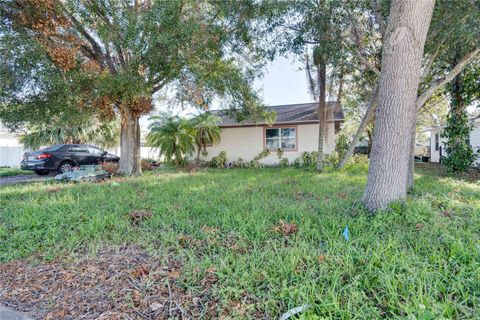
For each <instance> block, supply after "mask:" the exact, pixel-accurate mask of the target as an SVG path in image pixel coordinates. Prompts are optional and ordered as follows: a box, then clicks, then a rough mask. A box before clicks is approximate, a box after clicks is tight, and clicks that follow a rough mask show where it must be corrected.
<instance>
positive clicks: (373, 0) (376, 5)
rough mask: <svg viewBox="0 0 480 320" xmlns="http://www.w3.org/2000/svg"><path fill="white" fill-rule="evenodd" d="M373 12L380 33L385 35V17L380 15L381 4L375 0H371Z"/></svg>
mask: <svg viewBox="0 0 480 320" xmlns="http://www.w3.org/2000/svg"><path fill="white" fill-rule="evenodd" d="M371 5H372V10H373V14H374V16H375V20H376V21H377V23H378V27H379V28H380V33H381V34H382V37H383V36H385V33H386V30H387V24H386V23H385V19H384V18H383V15H382V5H381V3H380V2H378V1H377V0H371Z"/></svg>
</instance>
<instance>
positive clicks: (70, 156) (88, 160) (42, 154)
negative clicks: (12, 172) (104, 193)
mask: <svg viewBox="0 0 480 320" xmlns="http://www.w3.org/2000/svg"><path fill="white" fill-rule="evenodd" d="M119 160H120V158H119V157H118V156H116V155H114V154H111V153H108V152H106V151H103V150H102V149H99V148H97V147H94V146H90V145H86V144H59V145H55V146H51V147H48V148H45V149H41V150H39V151H32V152H26V153H25V154H24V155H23V160H22V162H21V163H20V167H21V168H22V169H23V170H32V171H35V172H36V173H37V174H39V175H45V174H48V173H49V172H50V171H58V172H60V173H64V172H67V171H71V170H72V168H73V167H76V166H80V165H86V164H99V163H101V162H105V161H111V162H118V161H119Z"/></svg>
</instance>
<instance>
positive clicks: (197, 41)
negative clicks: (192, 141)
mask: <svg viewBox="0 0 480 320" xmlns="http://www.w3.org/2000/svg"><path fill="white" fill-rule="evenodd" d="M0 10H1V14H2V22H5V25H6V26H7V27H6V28H5V29H4V30H3V31H4V32H9V33H11V34H18V35H21V37H22V38H27V39H30V40H34V41H35V43H36V44H37V45H38V46H39V47H41V49H42V50H43V51H44V53H45V55H46V56H47V57H48V59H49V61H50V62H51V64H50V65H48V68H47V69H45V68H41V67H38V66H37V68H36V69H35V72H33V73H32V74H31V77H32V78H33V77H35V76H36V75H38V74H43V73H45V72H47V71H48V72H50V73H52V74H53V75H54V76H55V77H56V78H57V79H58V78H60V79H61V80H62V81H63V83H62V85H65V86H66V87H68V88H69V90H70V91H71V97H70V99H69V100H72V101H70V103H69V106H70V107H71V106H72V105H73V106H87V107H88V108H93V109H94V110H95V112H96V113H97V114H99V115H100V118H102V119H105V120H106V121H109V120H111V119H112V118H115V117H116V118H119V119H120V122H121V135H120V136H121V137H120V140H121V142H120V146H121V155H120V158H121V160H120V171H122V172H123V173H126V174H132V173H134V174H140V173H141V165H140V126H139V118H140V117H141V116H142V115H145V114H147V113H149V112H150V111H151V110H152V97H154V95H155V94H156V93H157V92H159V91H160V90H162V89H163V88H165V87H166V86H172V87H174V88H175V91H176V93H177V94H176V95H175V98H178V99H179V100H182V101H188V102H189V103H190V104H192V105H194V106H197V107H199V108H208V106H209V104H210V102H211V99H212V97H213V96H214V95H220V96H222V97H223V98H224V100H226V101H227V102H228V105H229V106H230V107H232V109H234V110H238V109H242V108H243V109H244V110H247V114H248V113H251V112H254V111H256V110H257V109H258V107H259V103H258V99H257V96H256V94H255V93H254V92H252V91H251V90H250V81H251V80H252V77H253V75H254V74H253V73H252V72H251V70H252V69H249V70H247V69H246V66H248V61H254V60H255V58H256V57H255V56H254V55H253V52H252V51H251V50H248V49H249V48H251V47H252V38H251V31H252V28H253V27H252V25H251V24H250V23H249V21H250V18H251V17H252V16H254V14H255V6H253V5H252V3H251V2H250V1H242V2H232V3H223V2H214V1H213V2H212V1H207V0H204V1H203V0H202V1H194V0H171V1H151V0H145V1H129V0H92V1H80V0H66V1H60V0H38V1H37V0H31V1H30V0H25V1H16V0H6V1H4V2H2V3H1V4H0ZM14 38H15V37H12V39H14ZM17 48H18V47H15V46H11V47H10V48H9V51H8V52H6V51H5V52H2V55H3V54H5V55H9V56H12V55H22V54H23V53H22V51H21V50H17ZM240 56H243V57H245V58H247V59H241V61H242V63H243V65H240V64H239V63H236V62H235V61H238V60H240V59H235V58H238V57H240ZM11 67H17V68H18V67H20V68H21V66H11ZM25 77H27V78H28V75H25ZM19 91H20V94H19ZM25 91H30V92H29V93H30V94H29V95H27V98H28V99H26V98H25V96H24V95H22V94H21V92H25ZM32 92H33V93H32ZM2 95H3V92H2ZM38 95H42V99H33V98H32V97H34V98H38ZM12 97H13V98H12ZM54 97H55V95H54V94H52V92H51V88H49V87H47V88H45V87H41V88H36V87H35V88H32V87H29V86H28V85H27V86H24V87H20V88H19V87H17V92H15V94H14V95H13V94H12V95H9V99H3V100H4V101H3V102H2V105H3V106H4V107H5V108H11V107H14V106H18V105H23V106H24V105H26V104H32V103H31V102H32V101H33V100H37V101H38V100H41V101H43V102H44V103H45V104H48V103H49V98H50V99H53V98H54ZM37 105H38V104H35V106H37ZM66 109H68V108H66Z"/></svg>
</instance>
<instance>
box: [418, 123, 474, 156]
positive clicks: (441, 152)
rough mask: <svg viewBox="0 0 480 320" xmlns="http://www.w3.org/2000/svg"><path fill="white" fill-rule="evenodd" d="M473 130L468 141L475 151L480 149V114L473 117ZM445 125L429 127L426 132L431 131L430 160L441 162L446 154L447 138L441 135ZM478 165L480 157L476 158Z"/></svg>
mask: <svg viewBox="0 0 480 320" xmlns="http://www.w3.org/2000/svg"><path fill="white" fill-rule="evenodd" d="M471 122H472V123H473V130H472V131H471V132H470V137H469V139H468V143H469V144H470V145H471V146H472V148H473V150H474V151H478V150H480V116H476V117H474V118H473V119H471ZM444 128H445V125H441V126H436V127H432V128H428V129H426V130H425V132H427V133H430V145H429V148H430V162H441V158H442V157H443V156H445V139H444V138H442V137H441V135H442V130H443V129H444ZM476 165H480V159H477V160H476Z"/></svg>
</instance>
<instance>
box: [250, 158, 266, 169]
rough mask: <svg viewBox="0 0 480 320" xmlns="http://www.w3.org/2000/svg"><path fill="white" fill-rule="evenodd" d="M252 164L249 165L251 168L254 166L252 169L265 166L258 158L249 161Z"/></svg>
mask: <svg viewBox="0 0 480 320" xmlns="http://www.w3.org/2000/svg"><path fill="white" fill-rule="evenodd" d="M249 164H250V165H249V166H248V167H249V168H252V169H259V168H263V165H262V163H261V162H260V161H258V160H257V159H253V160H252V161H250V163H249Z"/></svg>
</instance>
